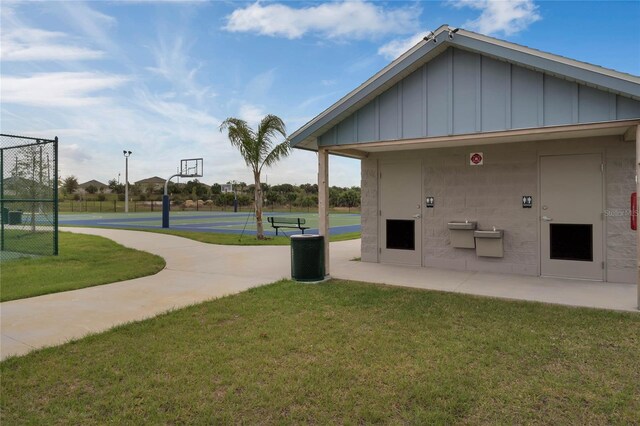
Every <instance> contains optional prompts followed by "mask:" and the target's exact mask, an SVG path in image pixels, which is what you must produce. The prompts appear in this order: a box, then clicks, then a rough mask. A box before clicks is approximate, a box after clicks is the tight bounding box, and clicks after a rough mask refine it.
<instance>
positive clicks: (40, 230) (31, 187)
mask: <svg viewBox="0 0 640 426" xmlns="http://www.w3.org/2000/svg"><path fill="white" fill-rule="evenodd" d="M57 170H58V138H57V137H56V138H55V139H53V140H50V139H37V138H30V137H25V136H14V135H5V134H0V174H1V175H2V180H1V181H0V212H1V213H2V218H1V225H0V260H9V259H13V258H18V257H24V256H43V255H44V256H46V255H57V254H58V190H57V189H58V185H57V181H58V178H57Z"/></svg>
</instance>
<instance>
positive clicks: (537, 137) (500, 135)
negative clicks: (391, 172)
mask: <svg viewBox="0 0 640 426" xmlns="http://www.w3.org/2000/svg"><path fill="white" fill-rule="evenodd" d="M637 126H640V120H622V121H610V122H603V123H589V124H575V125H568V126H552V127H538V128H532V129H521V130H505V131H499V132H486V133H470V134H464V135H456V136H437V137H430V138H420V139H402V140H395V141H381V142H371V143H367V144H350V145H337V146H331V147H327V148H326V150H327V151H329V153H330V154H335V155H342V156H345V157H352V158H367V157H369V155H370V154H372V153H377V152H391V151H409V150H422V149H433V148H447V147H457V146H470V145H491V144H503V143H515V142H532V141H545V140H554V139H577V138H591V137H601V136H619V137H620V138H621V139H622V140H624V141H627V142H628V141H634V140H635V138H636V128H637Z"/></svg>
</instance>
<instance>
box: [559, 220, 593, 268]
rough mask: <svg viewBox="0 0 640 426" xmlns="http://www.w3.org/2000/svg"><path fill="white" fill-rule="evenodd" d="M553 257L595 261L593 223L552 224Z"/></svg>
mask: <svg viewBox="0 0 640 426" xmlns="http://www.w3.org/2000/svg"><path fill="white" fill-rule="evenodd" d="M550 233H551V235H550V240H551V259H557V260H578V261H584V262H593V225H578V224H566V223H552V224H550Z"/></svg>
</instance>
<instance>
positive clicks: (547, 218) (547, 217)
mask: <svg viewBox="0 0 640 426" xmlns="http://www.w3.org/2000/svg"><path fill="white" fill-rule="evenodd" d="M542 220H545V221H547V222H551V221H552V220H553V218H551V217H549V216H542Z"/></svg>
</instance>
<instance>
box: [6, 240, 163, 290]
mask: <svg viewBox="0 0 640 426" xmlns="http://www.w3.org/2000/svg"><path fill="white" fill-rule="evenodd" d="M59 252H60V254H59V255H58V256H47V257H39V258H33V259H29V258H24V259H17V260H12V261H8V262H3V263H2V266H1V268H2V271H1V275H0V301H2V302H5V301H7V300H14V299H23V298H25V297H33V296H39V295H42V294H48V293H57V292H60V291H67V290H75V289H78V288H83V287H91V286H94V285H100V284H107V283H112V282H116V281H123V280H129V279H132V278H138V277H143V276H145V275H151V274H155V273H157V272H159V271H160V270H162V268H164V265H165V262H164V259H162V258H161V257H160V256H156V255H153V254H150V253H146V252H142V251H138V250H134V249H130V248H126V247H124V246H121V245H120V244H117V243H115V242H113V241H111V240H109V239H106V238H102V237H96V236H92V235H81V234H71V233H68V232H61V233H60V242H59Z"/></svg>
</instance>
